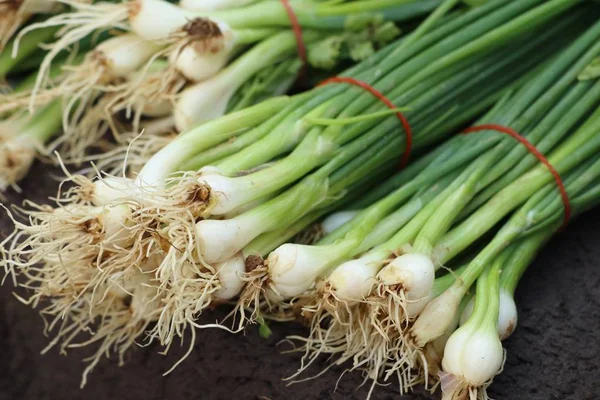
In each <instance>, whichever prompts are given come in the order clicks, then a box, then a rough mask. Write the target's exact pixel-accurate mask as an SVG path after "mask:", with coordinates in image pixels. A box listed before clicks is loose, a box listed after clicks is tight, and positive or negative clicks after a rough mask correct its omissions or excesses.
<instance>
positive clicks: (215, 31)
mask: <svg viewBox="0 0 600 400" xmlns="http://www.w3.org/2000/svg"><path fill="white" fill-rule="evenodd" d="M436 2H437V1H431V0H426V1H424V0H419V1H410V2H406V1H396V2H389V1H387V2H384V3H382V4H379V5H371V4H369V5H361V4H354V6H353V7H350V8H348V6H352V5H353V4H346V6H345V7H344V8H339V7H333V8H332V7H325V9H326V11H327V12H328V13H333V15H334V16H336V17H335V18H337V19H335V20H336V21H337V25H336V27H335V28H331V27H329V25H327V24H326V23H325V22H323V21H321V20H322V19H323V18H327V19H328V20H329V19H330V18H332V17H330V16H327V17H321V20H320V19H319V18H316V21H317V22H318V21H321V22H319V23H316V22H315V21H313V23H312V24H309V25H308V26H307V29H305V30H304V31H303V42H304V44H305V45H306V47H307V60H308V65H310V66H314V67H316V68H319V69H326V70H329V69H331V68H334V67H335V66H336V65H337V64H339V63H340V62H344V61H346V60H348V59H350V60H353V61H360V60H363V59H364V58H366V57H367V56H369V55H370V54H371V53H373V52H374V51H375V50H376V49H377V48H379V47H381V46H382V45H384V44H385V43H388V42H389V41H391V40H392V39H393V38H395V37H396V36H397V35H398V34H399V30H398V28H396V26H395V25H394V23H393V22H391V21H404V20H407V19H412V18H415V17H419V16H421V15H423V14H425V13H426V12H427V11H429V10H430V9H431V8H432V7H433V6H434V3H436ZM406 3H409V4H406ZM423 3H424V4H423ZM309 4H312V3H311V2H307V3H306V4H305V5H304V6H303V7H308V8H309V9H311V7H309V6H308V5H309ZM69 5H71V6H72V8H71V10H70V11H69V12H63V13H61V14H58V15H56V16H55V17H54V18H50V19H48V20H46V21H42V22H38V23H33V24H31V25H29V26H28V27H27V28H26V29H24V30H23V31H22V32H21V33H20V34H19V36H18V37H17V40H16V45H15V46H16V47H22V46H26V45H27V44H28V42H30V41H31V40H28V33H29V32H35V31H37V30H40V29H42V30H43V29H46V30H47V29H50V28H52V29H56V27H58V26H63V25H66V26H63V29H62V30H61V31H60V33H59V35H58V39H57V41H56V42H55V43H54V44H49V45H48V47H49V50H48V51H47V53H46V55H45V56H44V58H43V60H42V61H41V63H40V68H39V73H38V75H37V79H36V84H35V85H34V87H33V88H32V90H31V91H29V92H27V93H21V94H18V95H15V96H9V97H7V98H6V99H5V101H4V102H3V104H2V105H0V112H3V111H4V112H6V111H9V110H15V109H19V108H22V107H24V106H28V108H29V109H30V110H32V109H33V108H34V107H36V106H41V105H44V104H47V103H48V102H49V101H51V100H53V99H55V98H58V97H61V98H63V97H64V98H67V100H66V102H67V106H66V107H65V111H64V115H65V122H64V127H63V129H64V131H65V135H64V136H63V137H62V139H63V143H64V146H62V147H61V152H62V155H63V161H64V162H66V163H73V164H76V165H81V164H82V163H83V162H84V161H90V160H93V161H96V160H97V159H99V158H98V157H88V156H87V154H88V153H89V152H90V147H92V148H94V147H96V148H98V147H99V148H100V150H101V151H102V152H106V151H107V150H111V152H110V154H109V155H108V156H107V157H106V158H105V159H101V163H100V164H101V165H100V166H101V167H105V168H107V169H108V171H109V172H114V171H115V170H116V169H117V168H116V167H115V166H116V165H117V164H121V163H122V162H123V159H124V158H125V156H127V159H128V160H132V161H133V163H132V167H133V168H135V165H137V164H140V163H143V162H144V161H147V159H148V158H149V156H150V155H152V154H153V153H154V152H156V151H157V149H158V148H160V147H164V146H165V145H166V143H168V141H169V140H168V138H170V137H171V136H172V135H164V134H163V135H151V134H150V133H153V132H156V131H158V132H161V133H165V132H172V131H184V130H187V129H189V128H190V127H192V126H194V125H197V124H199V123H201V122H204V121H207V120H209V119H212V118H215V117H218V116H222V115H223V114H224V113H225V112H227V111H230V110H232V109H240V108H242V107H245V106H249V105H251V104H254V103H256V102H258V101H261V100H263V99H265V98H268V97H272V96H275V95H280V94H282V93H284V92H286V91H287V90H288V89H289V88H290V86H291V85H292V84H293V83H294V81H295V78H296V77H297V76H298V72H299V71H300V67H301V64H299V62H298V54H297V53H298V50H297V39H296V38H295V36H294V34H293V33H292V30H291V29H290V27H289V26H280V25H279V24H273V23H272V22H270V21H271V20H270V19H269V18H272V17H273V16H271V17H269V18H266V20H265V25H264V26H263V25H260V24H258V25H257V24H251V25H252V26H251V27H247V28H246V27H244V26H240V27H236V28H235V29H234V28H232V27H231V26H229V25H228V24H227V23H226V22H225V20H221V19H216V20H213V19H211V18H209V17H205V16H203V15H204V14H205V13H204V12H201V13H199V12H191V11H186V10H184V9H182V8H180V7H179V6H177V5H174V4H171V3H169V2H166V1H162V0H151V1H135V2H128V3H125V4H120V5H117V4H114V3H102V2H98V3H94V4H92V5H88V4H73V3H69ZM273 5H274V4H271V5H270V6H269V7H267V8H269V9H271V8H273ZM313 6H316V5H314V4H313ZM320 6H323V5H320ZM106 7H108V8H115V9H124V8H126V9H129V10H130V11H131V12H132V13H134V14H136V16H132V18H133V21H134V22H132V23H131V24H130V25H131V26H129V27H128V26H123V25H122V24H117V25H114V24H112V23H110V22H109V21H105V20H103V19H100V20H97V21H94V15H96V14H95V10H104V9H105V8H106ZM275 8H281V10H280V11H282V12H285V9H284V8H283V6H282V5H280V4H275ZM311 10H312V9H311ZM262 11H264V10H263V9H262V8H261V9H259V10H255V11H253V12H254V13H259V12H262ZM307 12H308V11H307ZM342 12H343V13H345V14H342ZM138 13H139V15H137V14H138ZM165 13H166V14H165ZM226 14H227V15H230V14H231V18H234V19H235V18H238V19H239V15H240V11H239V9H235V10H227V12H226ZM327 15H329V14H327ZM387 16H389V18H388V17H387ZM173 18H175V19H173ZM219 18H220V17H219ZM155 21H161V22H160V23H159V24H158V25H156V23H155ZM163 21H169V22H168V23H167V24H168V25H169V27H170V28H169V29H170V30H169V31H168V32H167V31H164V30H161V24H162V22H163ZM344 21H349V22H348V23H347V24H343V23H342V22H344ZM130 22H131V21H130ZM148 23H150V24H152V25H153V27H152V28H151V29H150V28H149V27H148V26H147V24H148ZM238 25H239V23H238ZM288 25H289V24H288ZM324 27H326V28H324ZM64 28H66V29H64ZM88 28H89V29H88ZM111 28H118V29H120V30H125V31H126V32H125V33H122V32H121V33H120V34H118V35H116V36H115V37H112V38H109V39H108V40H106V41H105V42H104V43H102V44H100V45H98V46H96V47H95V48H94V49H92V50H91V51H89V52H88V55H87V56H86V57H85V58H84V60H83V62H81V63H80V64H79V65H78V66H77V67H72V68H70V69H69V73H68V74H65V75H64V76H63V79H62V80H61V81H60V82H59V83H58V84H57V83H56V82H50V80H49V76H48V73H49V71H50V69H51V66H52V65H53V63H54V62H53V60H54V59H55V58H57V57H58V58H59V59H60V57H59V56H61V54H63V53H64V51H65V49H67V48H70V47H74V48H75V50H77V48H78V47H80V45H81V43H82V41H86V40H87V39H88V38H89V37H90V36H94V35H95V34H96V33H97V32H99V31H100V32H102V31H105V30H107V29H111ZM129 28H131V29H129ZM171 28H172V29H171ZM161 32H162V33H161ZM171 39H174V42H175V43H172V45H168V43H169V42H170V41H173V40H171ZM265 77H267V79H265ZM276 78H278V81H277V84H276V85H275V84H273V79H276ZM75 104H77V105H78V108H79V109H80V110H84V111H85V114H84V115H82V116H80V118H73V115H77V116H79V115H80V114H81V113H77V112H74V111H73V108H75ZM117 117H125V118H124V119H125V121H123V118H117ZM142 117H143V118H144V119H145V120H146V122H144V123H142ZM148 118H150V120H148ZM74 119H75V120H74ZM141 129H143V130H144V132H145V137H144V138H143V139H141V140H140V138H139V132H140V130H141ZM107 130H110V131H111V132H112V134H113V136H114V139H116V141H117V142H118V146H117V147H116V148H115V146H106V145H107V142H106V141H103V140H102V135H103V134H104V133H105V132H106V131H107ZM99 143H100V144H101V145H100V146H98V144H99ZM130 156H131V157H130ZM119 169H120V165H119ZM130 169H131V168H130Z"/></svg>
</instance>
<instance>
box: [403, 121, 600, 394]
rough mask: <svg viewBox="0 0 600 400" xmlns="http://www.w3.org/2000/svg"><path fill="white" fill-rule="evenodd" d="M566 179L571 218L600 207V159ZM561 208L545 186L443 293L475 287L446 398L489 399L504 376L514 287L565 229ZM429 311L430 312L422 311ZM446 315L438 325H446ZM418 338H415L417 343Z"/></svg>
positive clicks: (447, 374) (452, 351)
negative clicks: (490, 389) (555, 235)
mask: <svg viewBox="0 0 600 400" xmlns="http://www.w3.org/2000/svg"><path fill="white" fill-rule="evenodd" d="M596 114H597V113H596ZM590 121H592V120H590ZM593 123H596V124H597V120H593ZM592 130H595V136H596V137H597V136H598V129H597V128H592ZM564 172H565V171H564V170H563V173H564ZM563 179H564V183H565V188H566V190H567V193H568V194H569V199H570V204H571V207H572V211H573V214H572V216H576V215H579V214H581V213H583V212H584V211H586V210H588V209H589V208H591V207H594V206H597V205H598V204H599V203H600V190H599V188H600V161H599V160H598V159H597V157H594V156H588V157H585V156H584V157H583V158H581V159H580V160H579V164H578V165H577V166H575V167H573V168H572V169H571V170H570V171H569V172H566V173H564V175H563ZM563 210H564V204H563V202H562V199H561V197H560V195H559V194H558V193H557V190H556V188H555V187H553V183H550V184H549V185H546V186H544V187H543V188H542V189H540V190H539V191H538V192H537V193H535V194H534V195H533V196H532V197H531V198H530V200H528V201H527V202H526V203H525V204H524V205H523V206H522V207H521V208H520V209H519V210H518V211H517V212H515V213H514V215H513V216H512V217H511V218H510V219H509V221H508V222H507V223H506V224H505V225H504V226H503V227H502V228H501V229H500V231H499V232H498V233H497V234H496V236H495V237H494V238H493V239H492V240H491V241H490V242H489V243H488V244H487V245H486V247H485V248H484V249H483V250H482V251H481V252H480V253H479V254H478V255H477V257H475V258H474V259H473V260H472V261H471V263H470V264H469V265H468V266H467V267H466V268H465V270H464V271H461V273H460V274H459V276H460V279H457V280H456V281H455V282H454V283H453V284H452V286H450V287H449V288H448V289H447V291H446V292H444V294H442V295H440V298H442V297H443V296H445V293H449V292H451V291H453V290H455V288H456V287H458V286H463V285H473V284H474V285H475V286H476V293H475V296H474V299H475V300H474V301H475V303H474V306H473V307H472V308H471V309H470V310H469V308H465V311H463V317H462V320H463V321H462V323H461V326H460V328H458V329H457V330H456V331H455V332H454V333H452V334H451V335H450V336H449V338H448V339H447V342H446V344H445V347H444V351H443V359H442V367H443V368H442V369H443V371H442V372H440V378H441V383H442V391H443V396H442V398H443V399H448V400H451V399H458V398H462V397H464V396H465V395H466V394H475V395H477V396H479V397H478V398H487V387H488V386H489V385H490V384H491V382H492V380H493V378H494V376H495V375H497V374H498V373H500V372H501V369H502V365H503V363H504V358H505V354H504V351H503V349H502V344H501V341H502V340H504V339H506V338H507V337H508V336H510V334H511V333H512V332H513V331H514V329H515V327H516V324H517V311H516V306H515V303H514V298H513V295H514V290H515V288H516V285H517V283H518V281H519V279H520V277H521V276H522V274H523V272H524V271H525V270H526V268H527V266H528V265H529V264H530V263H531V262H532V260H533V259H534V258H535V255H536V253H537V252H538V251H539V250H540V248H541V247H542V246H543V245H544V243H545V242H546V241H547V240H548V239H549V238H550V237H551V235H552V234H553V233H554V232H555V231H556V230H557V229H558V228H560V227H561V224H562V222H563V220H562V211H563ZM523 221H525V223H523ZM508 232H510V233H508ZM509 238H510V239H509ZM504 239H509V241H508V242H505V243H504V244H503V245H502V246H499V245H498V241H499V240H504ZM492 254H495V255H492ZM481 261H484V263H485V266H483V267H479V268H478V269H479V271H477V272H479V276H478V277H477V278H476V280H472V279H469V280H468V281H462V279H463V278H464V277H469V275H470V272H472V271H474V270H475V269H476V268H477V267H475V265H481V264H480V263H481ZM431 305H432V306H433V303H431ZM428 307H429V306H428ZM450 308H452V307H450ZM431 310H432V309H429V310H427V309H426V310H425V311H424V313H425V312H431ZM458 311H459V310H454V311H452V310H450V309H448V312H449V313H450V314H452V313H454V317H453V319H456V316H457V315H459V313H458ZM424 317H425V318H426V317H427V315H424ZM446 317H447V316H444V318H443V320H442V321H440V324H442V325H443V324H444V321H445V320H447V318H446ZM417 324H419V320H417V322H416V323H415V326H414V327H413V329H417V334H418V335H420V334H421V332H423V331H421V330H419V329H421V327H422V325H417ZM434 329H436V328H434ZM446 329H447V328H446ZM426 330H427V329H426ZM420 337H421V336H417V339H419V338H420ZM436 340H437V339H436ZM429 343H431V341H430V342H429Z"/></svg>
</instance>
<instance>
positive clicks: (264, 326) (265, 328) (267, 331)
mask: <svg viewBox="0 0 600 400" xmlns="http://www.w3.org/2000/svg"><path fill="white" fill-rule="evenodd" d="M256 322H258V334H259V335H260V336H261V337H262V338H263V339H268V338H269V337H271V335H272V334H273V331H271V328H269V323H268V322H267V321H265V319H264V318H263V317H258V318H257V319H256Z"/></svg>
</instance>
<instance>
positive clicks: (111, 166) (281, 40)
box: [77, 22, 399, 173]
mask: <svg viewBox="0 0 600 400" xmlns="http://www.w3.org/2000/svg"><path fill="white" fill-rule="evenodd" d="M373 29H374V33H369V32H370V31H371V30H370V29H365V30H363V31H360V32H358V33H352V32H347V33H340V34H337V33H336V34H332V33H331V32H324V31H320V32H319V31H305V32H304V34H303V38H304V41H305V43H306V44H307V46H308V62H309V64H308V65H309V66H310V67H311V71H310V73H313V72H315V71H316V70H317V69H320V70H322V71H325V72H327V71H330V70H331V69H332V68H335V67H336V66H337V65H338V64H339V63H340V62H341V61H343V60H345V59H347V58H348V59H350V60H351V61H352V62H355V61H361V60H362V59H364V58H365V57H367V56H369V55H370V54H371V53H372V52H373V51H374V49H375V48H377V47H380V46H382V45H383V44H384V43H387V42H388V41H390V40H391V39H393V38H394V37H395V36H396V35H397V34H398V33H399V31H398V30H397V29H396V28H395V26H394V25H393V23H391V22H390V23H386V24H383V25H382V26H381V27H379V28H377V27H376V26H373ZM268 32H269V33H270V36H267V37H265V38H264V39H262V40H261V41H259V42H258V43H256V44H253V45H252V46H250V47H248V46H246V47H245V48H244V49H243V50H244V51H243V52H241V53H240V54H236V56H235V58H233V59H232V60H229V64H227V65H226V66H225V67H223V68H222V69H219V70H216V71H213V72H211V76H206V77H204V79H203V80H202V81H201V82H197V83H194V82H190V81H189V80H186V79H181V78H179V79H174V80H169V79H167V80H165V79H164V77H165V74H168V73H169V72H168V71H172V69H171V68H170V66H169V63H168V61H167V60H162V59H158V60H156V61H154V62H153V65H152V69H153V71H152V72H144V73H143V75H144V76H143V77H141V78H140V79H139V80H137V79H136V81H137V82H138V83H136V85H135V90H134V91H122V92H120V93H115V94H109V95H105V96H104V98H103V100H102V101H101V102H99V104H97V105H96V106H95V107H94V109H95V110H98V112H97V113H96V114H97V115H100V116H101V115H102V114H104V115H106V114H108V115H119V114H120V113H125V114H131V119H132V127H131V129H130V130H131V133H130V134H128V135H117V139H118V142H119V143H120V144H121V146H119V147H118V148H116V149H114V150H113V151H112V152H111V153H110V154H109V155H107V156H103V157H98V161H100V164H99V167H102V168H103V170H104V171H106V172H108V173H112V172H116V171H118V170H120V169H121V168H122V163H123V160H124V158H125V155H127V161H128V169H129V170H132V171H137V170H139V169H138V168H137V166H140V167H141V166H143V164H145V162H147V161H148V160H149V158H150V157H151V156H152V155H154V154H155V153H156V152H157V151H158V150H160V149H161V148H162V147H165V146H166V145H167V144H168V143H169V142H170V141H171V140H172V139H173V137H174V136H173V135H165V133H167V132H177V131H185V130H187V129H188V128H189V127H192V126H194V125H198V124H200V123H202V122H206V121H208V120H211V119H215V118H218V117H220V116H222V115H224V114H226V113H230V112H233V111H237V110H241V109H243V108H247V107H249V106H251V105H253V104H257V103H259V102H261V101H264V100H266V99H268V98H271V97H274V96H280V95H283V94H284V93H286V92H287V91H288V90H289V89H290V88H291V87H292V85H293V84H294V82H295V81H296V78H297V77H298V74H299V72H300V70H301V69H302V67H303V64H302V62H301V60H300V59H299V58H298V53H297V48H296V46H297V42H296V38H295V37H294V35H293V33H292V32H289V31H281V32H279V33H273V32H272V31H271V30H269V31H268ZM252 37H253V38H256V35H254V36H252ZM346 42H348V43H352V45H353V46H356V47H360V46H362V47H364V50H362V51H361V52H358V51H354V52H351V51H350V52H348V51H345V50H346V47H348V44H346ZM203 46H206V43H204V42H203ZM211 54H212V53H211ZM193 60H196V59H193ZM207 62H209V63H211V62H212V61H207ZM219 68H221V67H219ZM193 69H194V71H198V70H200V71H203V70H206V67H202V66H194V68H193ZM161 82H162V83H161ZM157 83H158V85H157ZM106 110H110V111H109V112H108V113H106ZM92 112H93V111H91V112H90V113H88V114H91V113H92ZM142 116H144V117H146V118H148V117H152V119H151V120H149V121H145V122H142V121H141V117H142ZM87 119H88V120H92V121H95V123H91V124H90V123H88V124H86V127H82V129H81V130H82V131H84V132H90V131H92V130H91V129H90V128H89V126H90V125H92V126H102V125H107V122H106V121H103V120H102V118H97V117H96V116H93V115H90V116H89V117H88V118H87ZM102 122H104V123H102ZM141 129H143V130H144V135H142V136H141V137H140V136H139V134H137V133H136V132H139V131H140V130H141ZM94 131H95V132H103V129H95V130H94ZM113 131H118V129H113ZM88 137H89V139H90V140H88V141H87V143H89V144H92V143H93V142H94V141H96V140H98V135H97V134H96V135H88ZM85 147H86V146H85V145H84V148H85ZM77 154H82V152H81V151H80V152H77Z"/></svg>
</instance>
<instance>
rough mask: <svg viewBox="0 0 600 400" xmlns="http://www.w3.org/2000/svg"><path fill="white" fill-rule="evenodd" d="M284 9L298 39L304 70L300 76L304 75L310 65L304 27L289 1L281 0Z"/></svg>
mask: <svg viewBox="0 0 600 400" xmlns="http://www.w3.org/2000/svg"><path fill="white" fill-rule="evenodd" d="M280 1H281V4H282V5H283V8H285V12H287V15H288V17H289V18H290V22H291V24H292V30H293V31H294V36H295V37H296V43H297V45H298V57H300V60H301V61H302V69H301V70H300V74H299V75H300V76H302V75H304V73H305V72H306V67H307V65H308V57H307V56H306V46H305V45H304V39H302V27H301V26H300V22H299V21H298V17H297V16H296V13H295V12H294V9H293V8H292V5H291V4H290V2H289V1H288V0H280Z"/></svg>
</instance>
